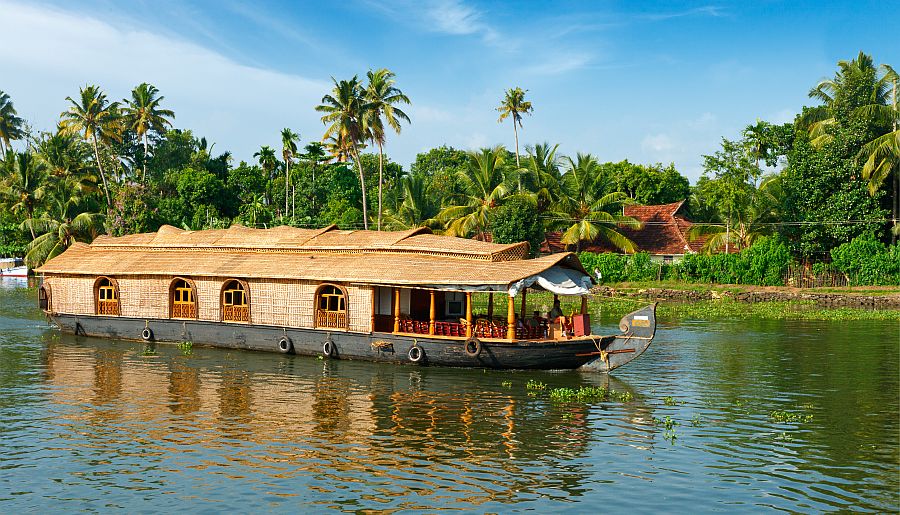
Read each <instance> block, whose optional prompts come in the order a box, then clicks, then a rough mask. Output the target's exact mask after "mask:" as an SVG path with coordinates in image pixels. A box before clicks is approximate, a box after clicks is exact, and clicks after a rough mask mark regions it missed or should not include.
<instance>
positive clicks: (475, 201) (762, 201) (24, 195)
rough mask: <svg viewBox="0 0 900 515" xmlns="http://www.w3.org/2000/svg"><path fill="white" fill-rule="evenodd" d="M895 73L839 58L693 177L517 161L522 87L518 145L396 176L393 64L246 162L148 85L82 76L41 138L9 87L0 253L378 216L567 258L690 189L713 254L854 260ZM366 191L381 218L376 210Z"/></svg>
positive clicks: (514, 116) (870, 207)
mask: <svg viewBox="0 0 900 515" xmlns="http://www.w3.org/2000/svg"><path fill="white" fill-rule="evenodd" d="M897 82H898V77H897V74H896V72H895V71H894V69H893V68H892V67H890V66H888V65H886V64H883V65H877V64H876V62H875V61H874V59H872V58H871V57H870V56H867V55H865V54H860V55H858V56H856V57H855V58H854V59H852V60H849V61H841V62H840V63H838V65H837V69H836V73H835V75H834V77H832V78H829V79H826V80H824V81H821V82H819V83H818V84H815V85H813V87H812V89H811V91H810V97H811V98H812V99H813V100H814V102H813V103H814V104H815V105H812V106H807V107H802V106H798V111H800V113H801V114H800V115H799V116H797V118H796V120H794V121H793V122H792V123H787V124H781V125H777V124H772V123H769V122H767V121H765V120H759V119H757V120H756V121H755V122H753V123H749V124H748V125H747V126H746V127H745V128H744V129H743V130H742V131H740V132H739V134H736V135H733V136H732V137H734V138H735V139H731V138H723V139H722V141H721V144H720V146H719V148H718V149H717V150H715V151H714V152H711V153H710V154H709V155H706V156H703V164H704V173H703V175H702V177H700V178H699V180H698V181H697V183H696V184H694V185H693V186H692V185H691V184H690V183H689V181H688V179H687V178H686V177H684V176H683V175H681V174H680V173H679V172H678V171H677V170H676V168H675V166H674V165H673V164H668V165H664V164H661V163H657V164H639V163H632V162H630V161H628V160H624V161H619V162H603V161H602V160H601V159H599V158H597V157H595V156H594V155H591V154H589V153H584V152H581V153H577V154H576V155H575V156H564V155H562V154H560V152H559V148H560V146H559V145H558V144H555V143H551V142H541V143H537V144H528V145H524V151H523V152H522V153H521V155H520V154H519V152H518V136H519V134H518V129H519V128H520V127H521V118H522V116H523V115H525V114H528V113H529V112H530V111H531V105H530V103H529V102H527V101H526V100H525V92H526V90H524V89H521V88H514V89H511V90H509V91H508V92H507V95H506V98H504V100H503V103H502V104H501V106H500V108H499V111H500V114H501V119H502V120H503V121H505V120H506V118H509V119H510V120H511V121H512V123H513V127H514V135H515V137H516V140H517V141H516V148H515V149H513V151H510V150H507V149H506V148H504V147H502V146H496V147H493V148H482V149H472V150H468V151H466V150H461V149H456V148H453V147H449V146H440V147H436V148H432V149H428V150H425V151H423V152H422V153H420V154H418V155H417V156H416V158H415V160H414V162H413V163H411V165H410V166H409V168H408V170H407V169H404V167H403V166H401V165H400V164H399V163H396V162H394V161H392V160H391V158H390V156H389V155H388V153H387V152H386V146H385V144H386V143H387V140H388V135H389V133H394V134H399V132H400V127H401V124H405V123H409V122H410V119H409V116H407V114H406V112H404V110H402V109H401V106H405V105H406V104H408V103H409V102H410V100H409V98H407V97H406V95H404V94H403V93H402V91H401V90H400V89H399V87H398V85H397V79H396V76H395V75H394V74H393V73H392V72H391V71H390V70H386V69H379V70H373V71H370V72H369V73H368V74H366V76H365V79H364V81H360V80H359V79H358V78H356V77H354V78H353V79H350V80H337V79H336V80H335V81H334V84H333V88H332V89H331V91H330V92H323V93H325V94H324V96H323V98H322V102H321V103H320V104H319V105H318V106H311V107H314V108H315V109H317V110H318V111H319V116H320V117H321V120H322V121H323V122H324V124H325V126H326V130H325V134H324V135H323V138H322V140H321V141H309V142H301V141H300V138H299V135H298V134H296V133H295V132H293V131H292V130H290V129H283V130H281V131H279V130H277V129H276V128H273V131H272V139H271V140H270V141H269V143H270V145H265V144H261V145H260V147H259V150H258V151H257V152H256V153H255V154H254V156H253V160H252V161H240V162H238V163H235V162H234V160H233V159H232V156H231V154H230V153H229V152H227V151H224V150H222V149H220V150H218V151H217V150H216V149H215V147H216V145H215V144H214V143H212V142H208V141H207V140H206V139H205V138H203V137H202V136H201V135H196V134H194V133H193V132H192V131H191V130H189V129H187V128H184V127H181V128H177V127H173V124H174V122H175V120H176V118H175V113H174V112H172V111H171V110H168V109H166V106H165V101H164V100H165V97H164V96H163V95H162V94H161V92H160V91H159V90H157V88H155V87H154V86H153V85H151V84H149V83H144V84H140V85H138V86H137V87H135V88H134V89H133V90H132V91H131V92H130V95H123V96H124V97H125V100H124V101H123V102H121V103H120V102H114V101H110V100H109V98H110V97H109V96H108V95H107V93H106V92H105V91H104V90H103V89H102V88H101V87H99V86H97V85H91V84H88V85H85V86H84V87H83V88H80V90H79V91H78V94H77V95H73V96H72V97H67V98H66V101H67V102H62V101H60V106H61V107H64V108H65V109H66V110H65V111H63V112H62V114H61V116H60V124H59V130H57V131H53V132H49V133H33V134H32V133H29V130H28V129H27V127H28V125H27V124H26V123H25V121H24V120H22V119H21V118H20V117H19V116H18V114H17V112H16V110H15V108H14V107H13V103H12V99H11V98H10V97H9V96H8V95H6V94H5V93H3V92H2V91H0V150H7V152H4V153H2V154H0V185H2V188H0V207H2V209H0V253H3V254H5V255H11V254H14V255H24V254H26V253H27V254H28V256H29V261H30V262H31V263H32V264H37V263H39V262H40V261H41V260H43V259H46V258H47V257H48V256H51V255H54V254H56V253H59V252H61V251H62V250H64V249H65V248H66V247H67V246H68V245H69V244H71V243H72V242H74V241H89V240H90V239H91V238H92V237H93V236H94V235H96V234H100V233H103V232H106V233H110V234H116V235H120V234H128V233H134V232H144V231H154V230H157V229H158V228H159V227H160V226H161V225H162V224H172V225H175V226H178V227H183V228H187V229H203V228H211V227H228V226H229V225H231V224H235V223H239V224H244V225H247V226H253V227H271V226H273V225H281V224H284V225H293V226H298V227H321V226H325V225H328V224H337V225H338V226H340V227H342V228H347V229H358V228H363V227H366V226H367V225H368V223H369V222H372V223H373V225H374V226H375V227H376V228H378V227H379V221H380V226H381V227H382V228H384V229H405V228H413V227H422V226H426V227H430V228H431V229H433V230H434V231H436V232H439V233H446V234H454V235H459V236H464V237H480V238H488V237H491V238H493V239H494V240H495V241H498V242H512V241H518V240H524V241H529V243H530V244H531V246H532V249H533V250H536V249H537V248H538V247H539V245H540V244H541V242H542V240H543V239H544V235H545V233H546V232H547V231H559V232H560V239H561V240H562V242H563V243H565V244H568V245H570V248H572V249H575V250H577V249H578V248H580V247H581V246H582V245H583V244H584V243H585V242H586V241H593V240H597V239H605V240H606V241H607V242H608V243H611V244H613V245H614V246H617V247H619V248H620V249H622V250H623V251H625V252H633V251H635V250H638V249H636V248H635V246H634V244H633V242H631V241H629V240H628V238H626V237H625V236H624V235H623V233H622V231H621V229H622V228H623V227H637V226H638V225H639V224H637V222H636V221H635V220H632V219H630V218H629V217H627V216H624V215H623V206H625V205H627V204H632V203H634V204H645V205H646V204H666V203H672V202H679V201H682V200H688V202H687V206H686V208H687V209H686V210H685V211H686V212H687V213H688V214H689V216H690V217H691V218H692V219H693V220H694V221H695V222H697V223H698V225H697V227H696V229H695V230H694V233H695V234H694V236H696V237H704V238H705V240H704V241H705V242H706V245H705V250H707V251H709V252H721V251H733V250H743V249H747V248H748V247H751V246H753V245H754V243H755V242H757V241H762V240H766V239H765V238H763V237H764V236H773V238H774V239H769V240H766V241H775V240H776V239H777V241H778V245H779V248H781V246H784V248H789V249H790V250H791V252H792V253H793V256H794V257H795V258H800V259H810V260H828V259H832V258H835V259H836V257H835V256H845V254H846V252H844V251H840V252H832V249H835V248H842V249H846V248H849V247H842V245H848V244H849V243H848V242H851V241H856V242H860V241H866V242H869V243H866V245H868V247H866V246H864V245H863V246H860V245H861V244H860V245H857V246H859V247H860V248H869V247H872V248H874V246H873V244H871V243H870V242H873V241H874V242H878V241H880V242H882V243H887V242H888V240H889V239H890V237H891V236H890V234H891V232H890V229H891V226H892V225H893V222H892V221H891V219H896V218H897V217H898V214H897V210H898V184H897V181H898V180H900V179H898V163H900V151H898V150H897V149H898V147H900V136H898V129H897V125H898V122H900V116H898V108H897ZM117 98H121V97H117ZM311 115H312V113H311ZM22 141H27V142H28V144H27V145H26V144H24V143H21V142H22ZM12 146H15V147H16V149H15V151H12V150H11V147H12ZM246 157H250V156H246ZM367 199H377V204H378V209H377V210H372V212H371V213H370V212H369V209H368V206H367ZM892 212H893V216H892ZM29 242H30V243H29ZM854 248H855V247H854ZM879 248H880V247H879ZM885 248H887V247H885ZM893 248H894V247H891V248H890V249H893ZM890 249H888V250H885V251H884V253H885V255H893V254H891V252H894V250H890ZM842 252H843V253H842ZM841 259H845V258H844V257H841ZM845 261H846V259H845ZM848 266H849V265H848ZM854 266H856V265H854Z"/></svg>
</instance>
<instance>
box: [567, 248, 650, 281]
mask: <svg viewBox="0 0 900 515" xmlns="http://www.w3.org/2000/svg"><path fill="white" fill-rule="evenodd" d="M578 258H579V259H580V260H581V264H582V265H583V266H584V269H585V270H587V271H588V273H590V274H591V275H594V276H595V277H596V275H597V272H600V274H601V275H602V278H603V279H602V281H603V282H622V281H652V280H655V279H657V274H658V273H659V271H660V266H662V267H664V268H665V267H666V265H661V264H657V263H653V262H652V261H651V260H650V254H647V253H646V252H638V253H637V254H631V255H624V254H613V253H611V252H603V253H593V252H582V253H580V254H578ZM664 273H665V272H663V274H664Z"/></svg>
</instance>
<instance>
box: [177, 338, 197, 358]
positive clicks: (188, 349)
mask: <svg viewBox="0 0 900 515" xmlns="http://www.w3.org/2000/svg"><path fill="white" fill-rule="evenodd" d="M178 348H179V349H181V353H182V354H184V355H185V356H188V355H190V354H191V353H193V349H194V342H192V341H190V340H187V341H183V342H181V343H179V344H178Z"/></svg>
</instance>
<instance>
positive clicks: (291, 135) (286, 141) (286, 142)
mask: <svg viewBox="0 0 900 515" xmlns="http://www.w3.org/2000/svg"><path fill="white" fill-rule="evenodd" d="M299 139H300V135H299V134H297V133H296V132H294V131H292V130H290V129H288V128H284V129H281V157H282V158H283V159H284V213H285V216H287V213H288V197H290V194H289V190H290V183H291V162H292V161H293V160H294V156H295V155H297V141H298V140H299Z"/></svg>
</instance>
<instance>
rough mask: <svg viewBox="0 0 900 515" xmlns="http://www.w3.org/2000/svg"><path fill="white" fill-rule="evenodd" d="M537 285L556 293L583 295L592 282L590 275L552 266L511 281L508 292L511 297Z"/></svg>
mask: <svg viewBox="0 0 900 515" xmlns="http://www.w3.org/2000/svg"><path fill="white" fill-rule="evenodd" d="M535 284H537V286H538V287H540V288H542V289H544V290H547V291H550V292H553V293H555V294H557V295H585V294H587V293H589V292H590V289H591V286H593V282H592V281H591V278H590V276H588V275H586V274H583V273H582V272H579V271H578V270H573V269H571V268H564V267H561V266H552V267H550V268H548V269H547V270H544V271H543V272H541V273H539V274H535V275H532V276H530V277H526V278H525V279H522V280H520V281H516V282H514V283H512V284H511V285H510V287H509V294H510V295H511V296H513V297H515V296H516V295H518V294H519V292H520V291H522V290H524V289H525V288H529V287H533V286H534V285H535Z"/></svg>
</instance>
